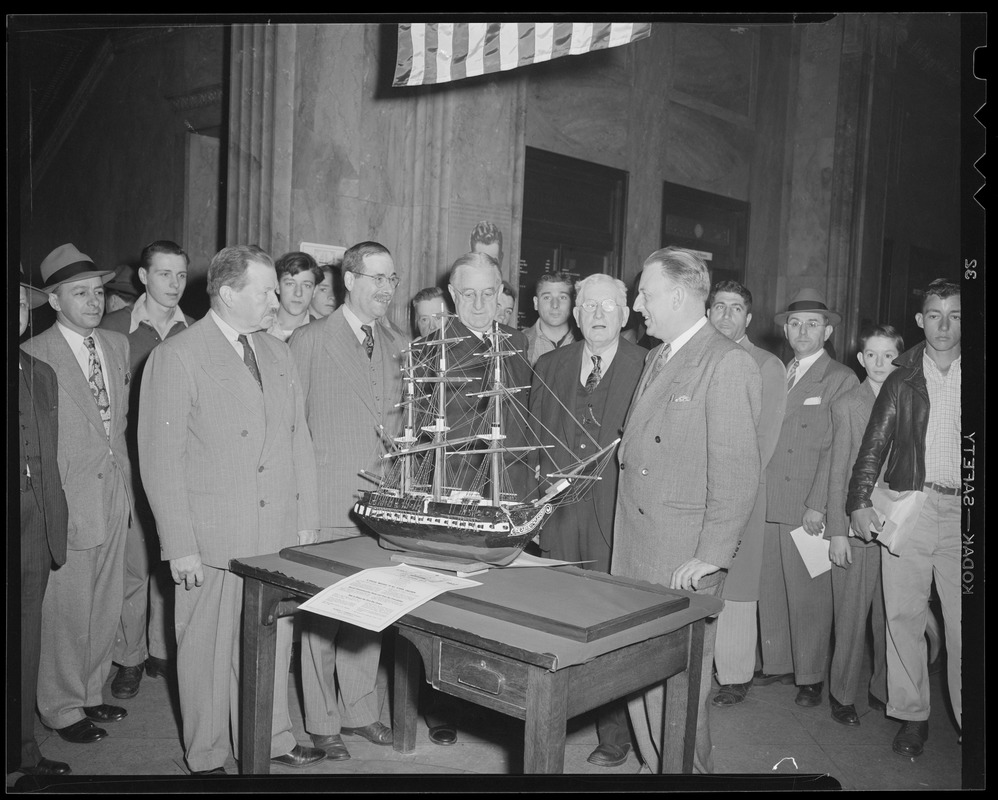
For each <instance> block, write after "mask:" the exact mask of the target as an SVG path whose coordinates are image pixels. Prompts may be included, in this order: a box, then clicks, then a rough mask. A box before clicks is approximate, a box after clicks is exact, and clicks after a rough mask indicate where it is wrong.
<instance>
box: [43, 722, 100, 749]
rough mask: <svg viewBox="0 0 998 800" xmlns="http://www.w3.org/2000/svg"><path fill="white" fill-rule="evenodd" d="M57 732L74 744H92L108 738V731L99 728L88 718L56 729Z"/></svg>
mask: <svg viewBox="0 0 998 800" xmlns="http://www.w3.org/2000/svg"><path fill="white" fill-rule="evenodd" d="M55 732H56V733H58V734H59V735H60V736H61V737H62V738H63V739H65V740H66V741H67V742H72V743H73V744H92V743H93V742H99V741H100V740H101V739H103V738H104V737H105V736H107V731H106V730H104V729H103V728H98V727H97V726H96V725H94V724H93V723H92V722H91V721H90V720H89V719H87V718H86V717H84V718H83V719H81V720H79V721H77V722H74V723H73V724H72V725H67V726H66V727H65V728H56V731H55Z"/></svg>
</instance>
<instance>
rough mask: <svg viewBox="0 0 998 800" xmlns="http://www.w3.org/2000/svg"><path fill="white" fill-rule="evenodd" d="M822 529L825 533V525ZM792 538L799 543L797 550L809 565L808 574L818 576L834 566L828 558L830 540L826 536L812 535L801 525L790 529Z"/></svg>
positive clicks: (806, 565) (806, 564) (805, 563)
mask: <svg viewBox="0 0 998 800" xmlns="http://www.w3.org/2000/svg"><path fill="white" fill-rule="evenodd" d="M821 531H822V533H824V531H825V529H824V526H822V529H821ZM790 538H791V539H793V540H794V544H795V545H797V552H798V553H800V557H801V559H802V560H803V561H804V566H805V567H807V571H808V574H809V575H810V576H811V577H812V578H817V577H818V576H819V575H821V574H822V573H823V572H828V570H830V569H831V568H832V562H831V561H829V560H828V546H829V544H830V542H829V541H828V539H826V538H825V537H824V536H812V535H811V534H809V533H808V532H807V531H806V530H804V528H803V527H800V528H794V529H793V530H792V531H790Z"/></svg>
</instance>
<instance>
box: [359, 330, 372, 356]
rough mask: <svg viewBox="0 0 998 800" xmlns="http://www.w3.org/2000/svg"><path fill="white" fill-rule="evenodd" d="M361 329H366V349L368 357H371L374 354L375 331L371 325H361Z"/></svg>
mask: <svg viewBox="0 0 998 800" xmlns="http://www.w3.org/2000/svg"><path fill="white" fill-rule="evenodd" d="M360 329H361V330H362V331H364V349H365V350H367V357H368V358H371V356H373V355H374V332H373V331H372V330H371V326H370V325H361V326H360Z"/></svg>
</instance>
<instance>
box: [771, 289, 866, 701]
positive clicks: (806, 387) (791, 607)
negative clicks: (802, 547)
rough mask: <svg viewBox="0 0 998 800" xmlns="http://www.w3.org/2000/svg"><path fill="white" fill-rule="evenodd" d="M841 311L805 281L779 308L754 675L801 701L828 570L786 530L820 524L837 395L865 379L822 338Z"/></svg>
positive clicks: (820, 641)
mask: <svg viewBox="0 0 998 800" xmlns="http://www.w3.org/2000/svg"><path fill="white" fill-rule="evenodd" d="M841 319H842V318H841V317H840V316H839V315H838V314H836V313H835V312H834V311H831V310H829V308H828V306H826V305H825V298H824V296H823V295H822V294H821V292H818V291H816V290H814V289H801V290H800V291H799V292H798V293H797V295H796V296H795V297H794V299H793V301H792V302H791V303H790V305H789V306H787V310H786V311H785V312H783V313H780V314H777V315H776V316H775V317H774V320H775V322H776V323H777V324H778V325H779V324H782V325H783V332H784V334H785V335H786V337H787V342H789V344H790V347H791V348H792V349H793V353H794V357H793V359H792V360H791V361H790V362H789V363H788V364H787V406H786V412H785V413H784V416H783V425H782V427H781V429H780V438H779V440H778V441H777V443H776V450H775V451H774V453H773V457H772V459H771V460H770V462H769V466H768V467H767V469H766V533H765V541H764V543H763V572H762V582H761V585H760V589H759V635H760V638H761V639H762V670H761V671H759V672H757V673H756V674H755V676H754V678H753V683H754V684H755V685H760V686H766V685H768V684H770V683H775V682H777V681H779V682H780V683H782V684H786V685H789V684H792V683H796V684H797V686H798V692H797V697H796V700H795V702H796V703H797V705H799V706H804V707H805V708H811V707H814V706H818V705H820V704H821V700H822V688H823V685H824V680H825V674H826V672H827V670H828V651H829V642H830V639H831V631H832V584H831V574H830V573H829V572H823V573H822V574H821V575H819V576H818V577H816V578H812V577H811V575H810V573H809V572H808V570H807V567H806V566H804V561H803V559H802V558H801V555H800V552H799V551H798V550H797V546H796V545H795V544H794V541H793V538H792V537H791V536H790V532H791V531H792V530H794V529H795V528H799V527H801V526H803V528H804V530H805V531H806V532H807V533H808V534H809V535H811V536H820V535H821V533H822V530H823V529H824V521H825V507H826V505H827V501H828V475H829V467H830V460H831V444H832V437H831V423H832V414H831V406H832V402H833V401H835V400H836V399H837V398H839V397H841V396H842V395H843V394H845V393H846V392H848V391H850V390H851V389H853V388H854V387H856V386H858V385H859V381H858V380H857V378H856V374H855V373H854V372H853V371H852V370H851V369H849V368H848V367H846V366H844V365H842V364H839V363H838V362H836V361H833V360H832V359H831V357H830V356H829V355H828V353H827V352H825V347H824V346H825V342H826V341H828V338H829V337H830V336H831V335H832V330H833V326H834V325H838V324H839V322H840V321H841Z"/></svg>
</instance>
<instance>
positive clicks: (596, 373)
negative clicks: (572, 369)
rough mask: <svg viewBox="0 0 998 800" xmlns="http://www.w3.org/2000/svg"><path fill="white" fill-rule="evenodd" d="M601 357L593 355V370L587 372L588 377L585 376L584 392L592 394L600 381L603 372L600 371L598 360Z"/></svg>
mask: <svg viewBox="0 0 998 800" xmlns="http://www.w3.org/2000/svg"><path fill="white" fill-rule="evenodd" d="M601 360H602V359H601V358H600V357H599V356H593V371H592V372H590V373H589V377H588V378H586V394H592V393H593V392H594V391H595V390H596V386H597V385H598V384H599V382H600V378H602V377H603V373H602V372H600V361H601Z"/></svg>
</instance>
